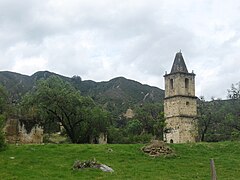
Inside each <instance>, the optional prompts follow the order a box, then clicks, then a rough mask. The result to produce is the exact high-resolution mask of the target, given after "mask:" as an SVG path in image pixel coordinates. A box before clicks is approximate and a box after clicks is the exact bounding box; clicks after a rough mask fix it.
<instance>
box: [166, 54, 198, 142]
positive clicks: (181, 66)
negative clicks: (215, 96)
mask: <svg viewBox="0 0 240 180" xmlns="http://www.w3.org/2000/svg"><path fill="white" fill-rule="evenodd" d="M164 78H165V99H164V114H165V118H166V124H167V125H166V128H165V132H164V140H165V141H166V142H167V143H186V142H196V140H197V137H198V133H197V132H198V131H197V97H196V96H195V74H194V73H193V72H192V73H189V72H188V70H187V67H186V64H185V62H184V59H183V56H182V53H181V52H178V53H177V54H176V56H175V59H174V62H173V66H172V69H171V72H170V73H169V74H167V73H166V74H165V75H164Z"/></svg>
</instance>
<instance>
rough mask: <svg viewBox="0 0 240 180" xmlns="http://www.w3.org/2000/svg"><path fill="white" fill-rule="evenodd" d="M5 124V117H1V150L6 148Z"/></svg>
mask: <svg viewBox="0 0 240 180" xmlns="http://www.w3.org/2000/svg"><path fill="white" fill-rule="evenodd" d="M3 122H4V116H2V115H0V150H2V149H4V148H5V147H6V143H5V137H4V134H3Z"/></svg>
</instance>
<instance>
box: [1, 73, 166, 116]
mask: <svg viewBox="0 0 240 180" xmlns="http://www.w3.org/2000/svg"><path fill="white" fill-rule="evenodd" d="M53 75H54V76H58V77H60V78H61V79H63V80H64V81H67V82H69V83H71V84H72V85H73V86H74V87H75V88H76V89H78V90H79V91H80V92H81V94H82V95H83V96H90V97H92V98H93V99H94V101H95V102H96V103H99V104H101V105H103V106H104V107H107V109H114V111H116V112H118V113H120V112H124V111H126V109H127V108H129V107H132V106H136V105H139V104H142V103H145V102H149V103H154V102H160V103H162V102H163V98H164V90H162V89H160V88H157V87H154V86H150V85H146V84H141V83H140V82H137V81H135V80H131V79H127V78H125V77H121V76H120V77H115V78H113V79H111V80H109V81H101V82H95V81H92V80H82V79H81V77H80V76H73V77H66V76H63V75H60V74H56V73H54V72H50V71H37V72H35V73H34V74H32V75H30V76H29V75H23V74H20V73H16V72H11V71H0V84H1V85H3V86H5V87H6V89H7V90H8V92H9V93H10V94H11V98H12V101H14V102H17V101H19V100H20V99H21V97H22V96H23V95H24V94H25V93H27V92H28V91H31V89H32V88H33V87H34V86H35V84H36V82H37V81H38V80H40V79H47V78H48V77H50V76H53Z"/></svg>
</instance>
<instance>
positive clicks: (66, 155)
mask: <svg viewBox="0 0 240 180" xmlns="http://www.w3.org/2000/svg"><path fill="white" fill-rule="evenodd" d="M142 146H143V145H141V144H134V145H133V144H132V145H111V144H108V145H88V144H82V145H77V144H61V145H55V144H47V145H20V146H15V145H11V146H9V147H8V149H7V150H5V151H2V152H0V179H24V180H26V179H174V180H177V179H178V180H179V179H188V180H190V179H201V180H204V179H210V158H214V160H215V166H216V171H217V176H218V179H229V180H230V179H234V180H235V179H240V142H222V143H197V144H172V145H171V147H172V148H173V149H174V150H175V151H176V154H177V156H176V157H171V158H162V157H160V158H159V157H158V158H153V157H149V156H147V155H145V154H143V153H142V152H141V150H140V149H141V147H142ZM109 148H110V149H112V151H109ZM12 157H14V158H12ZM92 158H96V160H97V161H99V162H100V163H103V164H106V165H108V166H110V167H112V168H113V169H114V171H115V172H114V173H108V172H102V171H101V170H98V169H84V170H80V171H73V170H72V165H73V163H74V161H75V160H77V159H79V160H88V159H92Z"/></svg>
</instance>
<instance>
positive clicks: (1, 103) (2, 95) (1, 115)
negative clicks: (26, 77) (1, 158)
mask: <svg viewBox="0 0 240 180" xmlns="http://www.w3.org/2000/svg"><path fill="white" fill-rule="evenodd" d="M7 107H8V93H7V91H6V89H5V88H4V87H3V86H0V150H1V149H2V148H3V147H4V146H5V138H4V134H3V126H4V121H5V120H6V114H7V110H8V108H7Z"/></svg>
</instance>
